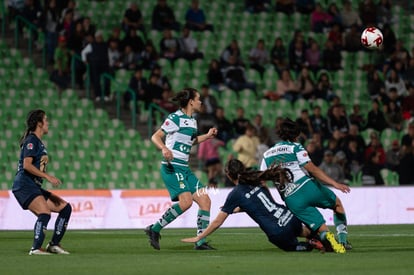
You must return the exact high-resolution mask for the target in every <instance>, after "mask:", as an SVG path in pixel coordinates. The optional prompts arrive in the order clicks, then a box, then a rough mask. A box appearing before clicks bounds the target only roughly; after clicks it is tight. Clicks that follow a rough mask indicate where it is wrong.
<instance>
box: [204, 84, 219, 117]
mask: <svg viewBox="0 0 414 275" xmlns="http://www.w3.org/2000/svg"><path fill="white" fill-rule="evenodd" d="M200 101H201V102H202V103H203V105H204V107H205V108H206V113H207V114H209V115H213V116H214V115H215V113H216V109H217V107H218V104H217V99H216V98H215V97H214V96H213V95H212V94H210V91H209V89H208V85H206V84H203V85H202V86H201V91H200Z"/></svg>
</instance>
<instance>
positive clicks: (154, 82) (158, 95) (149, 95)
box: [144, 73, 164, 109]
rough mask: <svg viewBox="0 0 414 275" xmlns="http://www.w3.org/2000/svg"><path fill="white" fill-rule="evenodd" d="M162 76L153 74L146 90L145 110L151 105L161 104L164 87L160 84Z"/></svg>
mask: <svg viewBox="0 0 414 275" xmlns="http://www.w3.org/2000/svg"><path fill="white" fill-rule="evenodd" d="M159 79H160V75H158V74H154V73H151V75H150V77H149V83H148V85H147V88H146V89H145V96H144V101H145V109H148V107H149V105H150V104H151V103H155V104H159V103H160V102H161V100H162V93H163V92H164V89H163V87H162V86H161V85H160V84H159V83H158V81H159Z"/></svg>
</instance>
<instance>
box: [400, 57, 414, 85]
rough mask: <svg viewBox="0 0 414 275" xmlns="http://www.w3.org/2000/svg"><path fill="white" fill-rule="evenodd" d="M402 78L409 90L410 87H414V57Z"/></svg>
mask: <svg viewBox="0 0 414 275" xmlns="http://www.w3.org/2000/svg"><path fill="white" fill-rule="evenodd" d="M402 78H403V80H404V82H405V84H406V86H407V88H408V86H413V85H414V57H412V58H410V60H409V61H408V66H407V69H406V70H405V72H404V73H403V74H402Z"/></svg>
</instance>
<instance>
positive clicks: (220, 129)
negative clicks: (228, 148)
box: [215, 107, 233, 144]
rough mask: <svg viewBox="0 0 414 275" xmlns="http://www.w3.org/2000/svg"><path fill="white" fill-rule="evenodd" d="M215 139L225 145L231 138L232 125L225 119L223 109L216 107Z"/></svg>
mask: <svg viewBox="0 0 414 275" xmlns="http://www.w3.org/2000/svg"><path fill="white" fill-rule="evenodd" d="M215 121H216V127H217V138H218V139H220V140H222V141H224V143H226V144H227V142H228V141H229V140H231V139H232V138H233V125H232V124H231V122H230V121H229V120H228V119H227V118H226V116H225V112H224V109H223V107H217V109H216V113H215Z"/></svg>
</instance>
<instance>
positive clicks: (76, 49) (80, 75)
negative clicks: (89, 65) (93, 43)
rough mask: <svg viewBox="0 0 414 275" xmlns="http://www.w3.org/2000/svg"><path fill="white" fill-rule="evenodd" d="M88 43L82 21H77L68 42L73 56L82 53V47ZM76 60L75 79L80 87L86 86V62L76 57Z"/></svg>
mask: <svg viewBox="0 0 414 275" xmlns="http://www.w3.org/2000/svg"><path fill="white" fill-rule="evenodd" d="M86 43H87V40H86V36H85V33H84V32H83V28H82V23H81V22H80V21H78V22H76V24H75V30H74V32H73V34H72V35H71V36H70V37H69V40H68V42H67V46H68V49H69V50H70V51H71V54H72V56H73V55H76V56H78V57H80V56H81V54H82V49H83V48H84V46H85V44H86ZM74 62H75V81H76V84H77V85H78V87H79V89H83V88H84V74H85V72H86V67H85V64H84V63H83V62H82V60H79V59H78V58H76V59H75V60H74Z"/></svg>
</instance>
